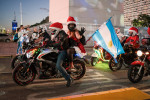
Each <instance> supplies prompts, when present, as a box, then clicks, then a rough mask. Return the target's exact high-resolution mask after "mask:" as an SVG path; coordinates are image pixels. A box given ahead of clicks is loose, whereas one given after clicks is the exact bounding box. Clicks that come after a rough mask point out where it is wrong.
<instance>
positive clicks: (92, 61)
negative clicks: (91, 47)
mask: <svg viewBox="0 0 150 100" xmlns="http://www.w3.org/2000/svg"><path fill="white" fill-rule="evenodd" d="M97 62H98V60H97V57H92V58H91V65H92V66H95V65H96V64H97Z"/></svg>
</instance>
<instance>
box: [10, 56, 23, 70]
mask: <svg viewBox="0 0 150 100" xmlns="http://www.w3.org/2000/svg"><path fill="white" fill-rule="evenodd" d="M23 56H24V55H17V56H15V57H14V58H13V59H12V62H11V68H12V69H14V68H15V67H16V66H18V65H19V64H20V62H21V60H24V57H23Z"/></svg>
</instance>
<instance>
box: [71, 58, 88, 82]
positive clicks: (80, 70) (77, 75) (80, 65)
mask: <svg viewBox="0 0 150 100" xmlns="http://www.w3.org/2000/svg"><path fill="white" fill-rule="evenodd" d="M73 63H74V67H75V68H76V70H77V71H76V72H72V73H71V74H70V75H71V77H72V78H73V79H74V80H79V79H81V78H82V77H83V76H84V75H85V72H86V66H85V63H84V62H83V61H80V60H75V61H73Z"/></svg>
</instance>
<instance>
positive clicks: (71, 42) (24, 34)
mask: <svg viewBox="0 0 150 100" xmlns="http://www.w3.org/2000/svg"><path fill="white" fill-rule="evenodd" d="M67 26H68V30H67V32H65V31H64V30H63V25H62V23H59V22H56V23H53V24H51V25H50V26H49V29H50V31H51V32H50V34H49V33H47V31H46V30H47V29H46V27H45V28H44V27H40V28H39V29H38V31H37V29H36V28H34V32H33V33H32V36H31V37H29V36H28V32H29V31H30V30H29V28H26V29H25V28H24V27H23V25H21V26H20V28H18V29H17V30H16V34H17V35H18V40H17V43H18V49H17V54H22V53H23V52H22V51H23V50H22V47H23V44H24V42H25V43H28V42H29V41H34V43H39V44H42V46H44V47H46V48H47V47H54V48H57V49H58V50H59V55H58V59H57V63H56V67H57V69H58V70H59V72H61V74H62V76H63V77H64V78H65V79H66V81H67V84H66V86H67V87H69V86H71V83H72V82H73V79H72V78H71V76H70V75H69V74H68V73H67V72H66V70H65V69H64V68H63V67H62V63H63V60H64V59H65V58H66V57H69V60H70V67H71V69H70V70H72V71H76V69H75V68H74V64H73V54H74V53H75V52H79V53H80V54H81V55H83V56H85V55H86V51H85V48H84V45H85V39H84V38H85V37H84V35H83V33H84V32H85V28H81V30H78V29H77V28H76V20H75V19H74V18H73V17H71V16H69V17H68V19H67ZM115 31H116V34H117V36H118V38H119V40H120V42H121V44H122V45H124V44H125V43H128V42H129V43H130V44H131V45H132V46H133V47H134V48H138V47H139V36H138V29H137V28H135V27H131V28H130V29H129V35H130V36H129V37H128V38H127V39H126V37H125V36H124V35H123V34H121V32H120V29H119V28H116V29H115ZM148 34H150V28H148ZM74 46H76V48H73V47H74Z"/></svg>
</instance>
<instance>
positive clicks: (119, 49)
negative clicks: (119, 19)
mask: <svg viewBox="0 0 150 100" xmlns="http://www.w3.org/2000/svg"><path fill="white" fill-rule="evenodd" d="M106 25H107V27H108V29H109V31H110V33H111V38H112V42H113V44H114V46H115V48H116V49H117V55H119V54H122V53H124V50H123V48H122V45H121V43H120V41H119V39H118V36H117V34H116V33H115V30H114V27H113V25H112V23H111V21H110V19H109V21H108V22H107V23H106Z"/></svg>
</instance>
